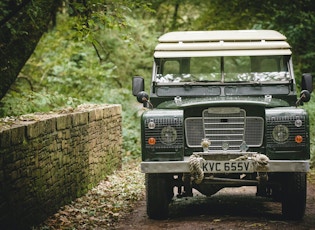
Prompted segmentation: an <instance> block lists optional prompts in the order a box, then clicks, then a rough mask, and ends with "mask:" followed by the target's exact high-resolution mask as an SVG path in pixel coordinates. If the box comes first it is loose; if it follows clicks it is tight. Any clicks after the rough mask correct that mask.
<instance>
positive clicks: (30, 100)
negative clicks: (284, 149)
mask: <svg viewBox="0 0 315 230" xmlns="http://www.w3.org/2000/svg"><path fill="white" fill-rule="evenodd" d="M43 2H44V3H45V2H47V3H48V2H50V3H52V2H54V3H56V2H58V7H55V8H51V9H54V11H53V12H52V14H51V15H52V16H53V17H52V19H53V20H49V21H47V22H45V23H44V22H43V21H44V20H42V21H40V20H35V18H36V16H37V15H39V14H41V13H43V12H46V11H48V12H50V11H51V9H47V7H48V6H49V4H43ZM40 3H42V4H40ZM27 4H28V5H30V6H31V7H29V8H27V12H26V15H27V16H28V17H29V18H30V19H31V20H30V22H27V23H30V25H31V27H32V28H33V30H34V31H36V30H37V31H38V29H40V28H42V27H43V25H42V24H45V25H44V27H45V26H46V27H47V26H48V27H49V29H48V31H46V32H45V33H43V34H41V35H40V36H39V38H40V40H39V42H38V44H37V40H36V44H37V45H36V49H35V50H34V51H33V50H32V49H30V50H31V53H32V55H31V56H30V57H29V58H27V62H26V63H23V68H22V69H21V70H20V69H18V68H17V71H16V72H18V73H19V74H16V76H14V77H13V78H14V79H15V78H16V79H15V80H14V81H12V84H10V88H9V89H8V90H7V89H3V88H1V87H0V88H1V90H0V91H1V97H0V117H2V119H0V125H1V122H2V123H3V122H7V121H8V120H10V119H14V117H18V116H20V115H23V114H29V113H40V112H49V111H56V110H64V109H71V108H75V107H77V106H78V105H80V104H85V103H94V104H100V103H108V104H121V105H122V108H123V137H124V141H123V143H124V146H123V147H124V156H125V159H128V158H130V157H132V158H139V156H140V125H139V110H141V106H139V104H138V103H137V102H136V99H135V98H134V97H133V96H132V93H131V79H132V77H133V76H143V77H145V81H146V86H149V83H150V79H151V67H152V61H153V59H152V54H153V50H154V47H155V45H156V43H157V39H158V37H159V36H160V35H162V34H163V33H165V32H169V31H177V30H222V29H223V30H227V29H274V30H278V31H279V32H281V33H283V34H284V35H285V36H286V37H287V39H288V42H289V43H290V44H291V46H292V51H293V62H294V68H295V77H296V80H297V83H298V84H299V82H300V79H301V76H302V73H306V72H307V73H312V75H313V76H315V65H314V61H315V36H314V35H315V4H314V3H312V0H303V1H301V0H282V1H277V0H256V1H251V0H226V1H220V0H210V1H205V0H204V1H203V0H194V1H189V0H151V1H144V0H134V1H133V0H107V1H101V0H89V1H87V0H59V1H54V0H50V1H49V0H47V1H44V0H24V1H23V0H11V1H10V0H5V1H1V2H0V26H1V30H0V32H1V34H0V35H1V36H0V38H1V40H0V54H1V55H2V56H1V57H3V55H4V52H3V50H4V49H5V47H3V44H5V42H3V38H7V37H8V36H7V35H4V34H10V36H11V38H12V37H14V36H15V37H18V36H23V35H25V34H26V33H29V31H24V30H23V29H22V28H23V27H16V26H12V24H10V21H9V20H8V19H9V17H10V16H12V12H14V11H15V12H16V13H17V14H21V15H22V13H21V12H19V10H22V9H23V7H21V6H26V5H27ZM19 7H20V8H19ZM45 7H46V9H45ZM24 8H25V7H24ZM23 23H24V24H25V23H26V22H25V21H23V20H21V24H23ZM14 49H15V50H12V52H13V51H14V52H13V53H23V52H25V51H24V50H19V47H18V46H16V47H15V48H14ZM5 69H6V68H5V67H4V65H3V63H1V69H0V85H1V84H2V85H4V83H3V82H4V81H5V80H6V79H8V77H6V78H5V79H4V77H3V76H4V74H3V73H4V71H5ZM13 72H14V71H13ZM11 75H12V74H11ZM11 77H12V76H11ZM146 90H147V91H149V88H148V87H147V88H146ZM303 107H304V108H305V109H306V110H307V111H308V112H309V114H310V122H311V127H310V130H311V154H312V157H311V158H312V159H311V160H312V165H313V166H315V148H314V142H315V130H314V126H315V114H314V109H315V97H314V96H313V97H312V99H311V102H309V103H307V104H305V105H304V106H303Z"/></svg>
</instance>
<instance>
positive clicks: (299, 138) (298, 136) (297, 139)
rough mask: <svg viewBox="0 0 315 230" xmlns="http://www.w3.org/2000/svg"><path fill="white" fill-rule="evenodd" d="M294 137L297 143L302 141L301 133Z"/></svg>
mask: <svg viewBox="0 0 315 230" xmlns="http://www.w3.org/2000/svg"><path fill="white" fill-rule="evenodd" d="M294 139H295V142H296V143H298V144H300V143H302V141H303V137H302V136H301V135H297V136H295V138H294Z"/></svg>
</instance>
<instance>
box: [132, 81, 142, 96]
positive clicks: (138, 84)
mask: <svg viewBox="0 0 315 230" xmlns="http://www.w3.org/2000/svg"><path fill="white" fill-rule="evenodd" d="M142 91H144V79H143V78H142V77H133V79H132V95H133V96H137V95H138V93H139V92H142Z"/></svg>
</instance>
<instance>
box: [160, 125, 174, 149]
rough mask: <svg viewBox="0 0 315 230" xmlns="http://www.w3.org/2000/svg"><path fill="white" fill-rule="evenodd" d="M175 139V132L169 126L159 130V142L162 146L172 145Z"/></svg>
mask: <svg viewBox="0 0 315 230" xmlns="http://www.w3.org/2000/svg"><path fill="white" fill-rule="evenodd" d="M176 139H177V131H176V129H175V128H173V127H171V126H166V127H164V128H163V129H162V130H161V141H162V143H163V144H167V145H169V144H172V143H174V142H175V141H176Z"/></svg>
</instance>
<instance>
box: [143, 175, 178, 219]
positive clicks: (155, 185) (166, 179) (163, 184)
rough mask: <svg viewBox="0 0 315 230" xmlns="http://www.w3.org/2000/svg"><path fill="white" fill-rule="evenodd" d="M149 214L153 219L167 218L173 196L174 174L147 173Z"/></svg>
mask: <svg viewBox="0 0 315 230" xmlns="http://www.w3.org/2000/svg"><path fill="white" fill-rule="evenodd" d="M145 180H146V199H147V214H148V216H149V218H151V219H166V218H167V217H168V206H169V203H170V201H171V199H172V197H173V186H172V176H170V175H167V174H146V177H145Z"/></svg>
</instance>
